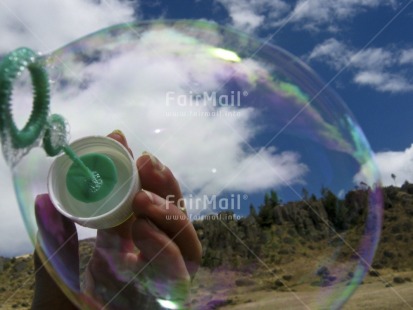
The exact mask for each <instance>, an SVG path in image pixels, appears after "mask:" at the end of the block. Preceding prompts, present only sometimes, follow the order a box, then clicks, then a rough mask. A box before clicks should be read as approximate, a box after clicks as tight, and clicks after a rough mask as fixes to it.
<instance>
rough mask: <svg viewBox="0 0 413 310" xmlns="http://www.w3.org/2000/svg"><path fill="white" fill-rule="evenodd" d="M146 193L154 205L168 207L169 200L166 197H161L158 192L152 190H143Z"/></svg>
mask: <svg viewBox="0 0 413 310" xmlns="http://www.w3.org/2000/svg"><path fill="white" fill-rule="evenodd" d="M142 191H143V192H144V193H145V194H146V196H148V198H149V200H150V201H151V202H152V203H153V204H154V205H157V206H160V207H164V208H166V209H167V203H168V202H167V201H166V200H165V199H163V198H162V197H159V196H158V195H156V194H154V193H151V192H149V191H146V190H144V189H143V190H142Z"/></svg>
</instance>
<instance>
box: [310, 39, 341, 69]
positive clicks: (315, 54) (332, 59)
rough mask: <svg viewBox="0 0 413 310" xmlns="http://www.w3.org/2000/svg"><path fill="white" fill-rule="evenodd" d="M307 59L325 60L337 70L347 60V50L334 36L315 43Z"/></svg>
mask: <svg viewBox="0 0 413 310" xmlns="http://www.w3.org/2000/svg"><path fill="white" fill-rule="evenodd" d="M308 59H309V60H319V59H321V60H322V61H324V62H326V63H327V64H328V65H329V66H331V67H333V68H335V69H337V70H339V69H340V68H342V67H343V66H345V65H346V63H347V62H348V60H349V52H348V51H347V48H346V46H345V44H344V43H341V42H339V41H337V40H336V39H334V38H331V39H328V40H326V41H325V42H323V43H322V44H319V45H317V46H316V47H314V49H313V50H312V51H311V53H310V55H309V56H308Z"/></svg>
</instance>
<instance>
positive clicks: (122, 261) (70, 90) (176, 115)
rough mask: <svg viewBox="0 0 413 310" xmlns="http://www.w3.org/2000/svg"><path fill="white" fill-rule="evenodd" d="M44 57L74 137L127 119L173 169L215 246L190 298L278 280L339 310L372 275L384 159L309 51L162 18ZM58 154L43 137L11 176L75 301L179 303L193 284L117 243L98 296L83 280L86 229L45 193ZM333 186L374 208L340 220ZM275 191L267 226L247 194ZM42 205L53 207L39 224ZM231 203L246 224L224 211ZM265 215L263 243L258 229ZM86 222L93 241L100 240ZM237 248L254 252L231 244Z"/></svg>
mask: <svg viewBox="0 0 413 310" xmlns="http://www.w3.org/2000/svg"><path fill="white" fill-rule="evenodd" d="M40 61H41V63H43V65H44V66H45V68H46V70H47V72H48V74H49V78H50V81H51V92H50V96H51V97H50V98H51V99H50V100H51V101H50V110H51V113H57V114H60V115H62V116H64V118H65V119H66V121H67V123H68V124H69V125H70V137H71V139H72V140H75V139H79V138H82V137H84V136H90V135H102V136H104V135H107V134H108V133H110V132H112V131H113V130H114V129H116V128H120V129H122V131H123V132H124V133H125V136H126V137H127V139H128V144H129V147H130V148H131V150H132V151H133V152H134V153H135V158H137V156H138V155H139V154H140V153H141V152H142V151H144V150H147V151H150V152H151V153H153V154H155V155H156V156H157V157H158V158H159V159H160V160H161V161H162V162H163V163H164V164H165V165H167V166H168V167H169V168H170V169H171V171H173V173H174V174H175V176H176V177H177V179H178V181H179V183H180V185H181V188H182V191H183V193H184V198H185V199H184V200H185V203H186V207H187V211H188V215H189V217H190V218H191V219H192V220H194V225H195V228H196V230H197V232H198V234H199V236H200V239H201V241H202V243H203V246H204V258H203V259H204V260H203V265H202V267H201V269H200V271H199V272H198V275H197V276H196V277H195V279H194V280H193V283H192V290H191V297H190V298H189V299H188V300H186V301H185V302H186V303H187V304H189V305H191V306H192V307H193V308H195V309H207V308H208V307H213V306H216V305H217V304H219V303H220V300H225V299H227V298H228V299H229V298H232V297H233V296H234V295H235V294H236V292H237V290H238V289H239V287H237V284H236V283H240V282H239V281H238V282H237V280H239V278H240V277H243V278H248V279H253V282H255V283H264V284H263V285H265V283H267V284H268V283H272V284H271V285H275V286H276V288H277V289H279V288H280V287H282V288H283V290H284V291H285V294H290V295H291V306H297V307H299V306H307V307H310V308H312V309H313V308H320V309H325V308H332V309H338V308H340V307H342V305H343V304H344V303H345V302H346V301H347V300H348V298H349V297H350V296H351V295H352V294H353V293H354V291H355V290H356V289H357V287H358V286H359V285H360V283H361V281H362V280H363V278H364V276H365V275H366V272H367V271H368V269H369V267H370V264H371V262H372V259H373V256H374V253H375V250H376V247H377V244H378V240H379V237H380V231H381V230H380V229H381V219H382V195H381V190H380V179H379V174H378V170H377V167H376V165H375V163H374V158H373V154H372V152H371V150H370V147H369V144H368V142H367V140H366V138H365V136H364V134H363V132H362V130H361V129H360V127H359V125H358V124H357V121H356V120H355V118H354V116H353V115H352V114H351V112H350V111H349V109H348V108H347V107H346V105H345V104H344V103H343V102H342V101H341V100H340V99H339V97H338V96H337V95H336V94H335V93H334V92H333V91H332V90H331V89H330V88H329V87H327V86H326V84H324V83H323V82H322V81H321V80H320V78H318V77H317V75H316V74H315V73H314V72H313V71H312V70H311V69H310V68H309V67H308V66H306V65H305V64H304V63H303V62H301V61H300V60H299V59H298V58H296V57H294V56H293V55H291V54H289V53H288V52H286V51H284V50H283V49H281V48H279V47H276V46H273V45H270V44H267V43H265V44H264V43H262V42H261V41H259V40H256V39H255V38H252V37H250V36H247V35H245V34H242V33H238V32H236V31H234V30H232V29H228V28H225V27H221V26H219V25H216V24H213V23H208V22H204V21H202V22H201V21H156V22H144V23H128V24H122V25H117V26H113V27H111V28H108V29H104V30H101V31H98V32H96V33H93V34H90V35H88V36H86V37H83V38H80V39H79V40H77V41H74V42H72V43H70V44H68V45H66V46H64V47H62V48H60V49H58V50H56V51H54V52H52V53H50V54H48V55H45V56H42V57H41V58H40ZM22 85H23V86H22ZM24 85H26V86H24ZM27 85H30V81H28V82H27V83H25V82H24V81H23V82H21V84H19V86H21V87H19V86H16V88H18V87H19V88H18V89H16V92H20V93H21V94H22V95H21V96H26V95H27V94H30V93H31V89H30V87H27ZM16 99H18V97H16V98H15V100H16ZM20 110H21V109H18V110H17V109H16V111H14V112H15V117H16V118H19V113H20V112H19V111H20ZM24 115H25V114H23V116H22V118H23V119H24ZM53 160H54V158H51V157H46V155H45V153H44V151H43V150H42V149H41V148H34V149H32V150H30V152H29V153H28V154H27V155H25V156H24V157H22V158H21V159H20V161H19V163H18V164H17V165H16V167H15V168H14V169H13V179H14V185H15V190H16V195H17V198H18V201H19V206H20V209H21V213H22V216H23V219H24V221H25V224H26V227H27V230H28V233H29V235H30V236H31V238H32V240H33V242H34V243H37V246H38V247H39V248H41V250H42V251H41V254H42V255H41V256H42V259H43V260H44V261H48V262H49V263H50V265H49V267H48V268H49V269H50V270H51V271H52V274H53V276H54V278H55V280H56V281H57V283H58V284H59V286H60V287H61V288H62V289H63V290H64V292H65V293H66V294H67V295H68V296H69V297H70V298H71V300H72V301H73V302H74V303H75V304H77V305H79V306H80V307H83V308H85V309H89V308H90V309H100V308H102V307H105V309H130V308H131V307H133V306H136V305H139V309H154V307H163V308H166V309H174V308H177V307H179V306H180V305H182V303H183V302H184V301H182V296H183V295H185V294H183V293H182V291H186V290H188V288H187V287H185V285H184V284H182V286H181V285H180V283H175V284H173V285H171V284H170V283H167V282H166V281H165V279H164V278H163V275H162V274H160V273H159V271H158V270H156V268H151V267H150V266H149V267H147V269H145V270H144V271H142V272H141V271H138V270H135V269H134V268H130V265H128V262H127V255H126V254H125V253H124V252H122V250H123V249H124V246H125V245H124V244H123V242H124V241H123V240H121V239H114V240H113V244H112V245H113V249H114V250H113V251H112V252H109V253H102V252H99V251H100V250H99V249H98V250H97V251H98V252H99V256H98V257H99V259H100V261H99V264H100V265H99V266H101V267H100V268H101V270H102V271H104V272H102V273H101V274H100V276H99V277H98V278H95V279H94V281H95V289H94V290H93V291H91V290H88V287H87V284H85V283H86V282H87V277H88V274H87V272H85V268H86V267H85V266H86V264H87V259H88V256H84V257H82V258H81V262H80V274H81V280H80V283H79V281H78V278H77V270H78V269H79V266H78V265H76V264H74V263H73V261H70V260H68V257H70V255H71V254H70V253H67V251H69V250H68V249H69V244H70V243H73V244H74V246H75V247H76V245H77V234H76V229H75V226H74V224H73V223H70V222H69V221H62V220H61V219H57V220H54V213H53V206H52V205H51V202H50V201H49V200H48V198H47V196H44V195H42V194H44V193H46V192H47V184H46V180H47V173H48V171H49V168H50V166H51V163H52V162H53ZM360 181H362V182H363V184H364V185H363V186H361V185H360ZM355 186H358V189H357V190H354V187H355ZM303 188H306V190H307V191H308V192H309V193H314V194H315V196H317V197H316V198H317V199H316V200H314V199H312V198H311V197H309V196H308V197H307V195H304V194H303V193H302V189H303ZM322 189H329V190H330V191H331V192H332V193H335V194H336V196H337V197H338V198H339V200H340V201H346V199H347V201H350V202H351V201H356V202H359V201H362V202H363V203H364V204H362V207H361V208H360V209H359V210H357V212H359V213H357V216H356V215H354V214H355V213H356V212H355V211H354V210H351V208H349V209H346V205H345V204H344V202H343V203H341V204H339V205H337V206H338V209H339V211H334V212H342V213H337V214H341V216H343V217H344V218H345V217H349V218H351V220H348V222H346V220H344V223H345V225H347V226H346V227H344V226H345V225H344V224H342V225H344V226H342V227H341V226H340V223H332V222H331V220H330V218H329V213H328V212H333V211H331V209H329V210H328V211H326V205H323V204H322V203H321V202H320V201H321V198H320V191H321V190H322ZM271 190H274V191H275V192H276V193H277V195H278V198H280V199H282V202H281V203H280V205H278V206H273V207H269V208H270V209H271V208H272V209H271V210H272V211H271V213H270V214H271V215H270V216H269V218H270V219H271V221H273V222H271V223H272V224H270V225H267V226H265V225H266V224H265V223H262V222H257V221H256V220H255V219H254V218H253V216H251V215H250V204H252V205H254V206H255V207H256V208H257V207H258V206H260V205H262V204H263V201H264V199H265V200H266V201H267V202H268V203H270V202H269V201H271V197H270V198H268V199H269V200H268V199H267V198H264V197H265V194H266V193H269V192H270V191H271ZM350 191H353V192H352V194H348V195H347V193H350ZM324 193H326V195H327V194H328V192H327V191H324ZM39 195H40V196H39ZM36 197H38V198H37V200H36ZM35 203H36V204H37V205H39V206H40V205H41V206H43V207H41V208H38V209H39V210H41V211H39V214H37V222H36V217H35V215H34V208H33V206H34V205H35ZM259 211H260V210H258V209H257V210H256V212H257V213H259ZM228 212H233V213H232V214H233V215H234V216H235V217H236V218H237V220H234V219H230V218H221V217H220V216H218V215H217V214H218V213H221V215H222V214H228ZM206 216H208V218H205V217H206ZM201 219H203V220H201ZM254 221H255V222H254ZM259 226H263V227H265V229H266V230H265V231H266V234H265V238H258V237H257V236H258V234H260V232H259V229H258V227H259ZM62 227H66V229H63V228H62ZM39 228H40V229H39ZM78 229H80V230H79V235H80V236H81V237H92V236H95V235H96V232H94V231H91V230H85V229H83V228H79V227H78ZM38 230H39V233H38V235H37V237H36V234H37V232H38ZM217 231H218V233H217ZM254 231H255V232H256V234H257V236H254V234H251V232H254ZM100 233H103V234H104V233H107V232H100ZM213 234H216V235H213ZM217 235H218V236H220V238H219V239H220V241H219V242H218V241H217V242H216V243H215V244H213V243H212V239H213V237H214V236H217ZM260 236H261V235H260ZM255 237H257V238H256V239H254V238H255ZM68 238H69V239H70V242H68V245H67V246H63V247H62V245H61V240H66V239H68ZM83 242H84V244H93V241H92V240H88V241H83ZM216 244H218V245H217V246H216ZM213 246H216V248H213ZM85 247H86V246H84V248H85ZM235 248H237V251H239V253H243V255H238V256H237V255H234V256H230V255H229V254H225V255H224V254H222V253H228V252H231V251H233V249H235ZM117 250H118V251H117ZM129 251H133V253H136V251H138V250H137V249H133V250H131V249H129ZM234 251H235V250H234ZM81 252H82V250H81ZM87 253H88V255H89V256H90V255H91V252H90V251H89V252H87ZM131 253H132V252H131ZM81 254H82V253H81ZM82 255H84V254H82ZM226 255H227V256H226ZM228 255H229V256H228ZM126 266H128V267H126ZM274 270H277V271H276V272H275V271H274ZM283 275H291V276H292V277H291V278H290V279H289V280H285V279H283V278H282V276H283ZM260 281H261V282H260ZM277 281H281V282H277ZM274 283H282V284H274ZM271 285H270V286H271ZM85 286H86V287H85ZM301 288H305V289H311V291H313V292H315V293H314V294H313V295H314V296H313V298H312V299H311V300H307V299H302V298H301V297H300V295H299V294H298V293H296V291H297V292H299V291H300V289H301ZM137 292H139V293H140V294H138V293H137ZM142 294H143V295H142ZM243 294H245V295H246V296H248V287H247V289H246V291H245V292H244V293H243ZM211 295H214V296H215V297H214V298H212V297H211ZM141 296H148V297H147V298H144V299H142V298H141ZM142 303H145V305H142Z"/></svg>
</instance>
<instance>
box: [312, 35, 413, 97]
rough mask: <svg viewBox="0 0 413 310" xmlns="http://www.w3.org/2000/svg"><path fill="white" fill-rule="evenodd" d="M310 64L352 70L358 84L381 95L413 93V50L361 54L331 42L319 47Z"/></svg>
mask: <svg viewBox="0 0 413 310" xmlns="http://www.w3.org/2000/svg"><path fill="white" fill-rule="evenodd" d="M308 60H309V61H318V62H323V63H325V64H327V65H328V66H329V67H331V68H333V69H335V70H341V69H343V68H346V69H349V70H350V71H351V72H352V73H353V74H354V78H353V81H354V83H356V84H358V85H364V86H369V87H372V88H373V89H375V90H377V91H380V92H393V93H398V92H410V91H413V84H412V81H411V78H410V77H411V73H412V72H413V53H412V49H406V50H395V49H394V48H392V47H389V48H376V47H371V48H366V49H364V50H360V51H357V50H356V49H355V48H352V47H349V46H348V45H346V44H344V43H342V42H340V41H338V40H336V39H334V38H331V39H328V40H326V41H324V42H323V43H321V44H319V45H317V46H316V47H315V48H314V49H313V50H312V51H311V52H310V53H309V56H308Z"/></svg>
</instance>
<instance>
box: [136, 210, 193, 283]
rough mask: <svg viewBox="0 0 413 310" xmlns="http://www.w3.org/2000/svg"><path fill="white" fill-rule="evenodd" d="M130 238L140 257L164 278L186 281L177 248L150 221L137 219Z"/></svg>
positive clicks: (185, 274) (184, 270)
mask: <svg viewBox="0 0 413 310" xmlns="http://www.w3.org/2000/svg"><path fill="white" fill-rule="evenodd" d="M132 236H133V240H134V242H135V244H136V246H137V247H138V248H139V250H140V255H141V256H143V257H144V259H145V260H146V261H148V262H150V264H151V266H152V267H156V270H159V272H160V274H163V275H164V276H165V277H166V278H170V279H176V280H179V279H181V280H185V279H186V280H188V279H189V277H188V272H187V270H186V267H185V263H184V261H183V259H182V255H181V253H180V250H179V248H178V246H177V245H176V244H175V243H174V242H173V241H172V240H171V239H170V238H169V237H168V236H167V235H166V234H165V233H164V232H162V231H161V230H159V228H157V227H156V226H155V225H154V224H153V223H151V222H150V220H148V219H145V218H138V219H136V221H135V222H134V223H133V225H132Z"/></svg>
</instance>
